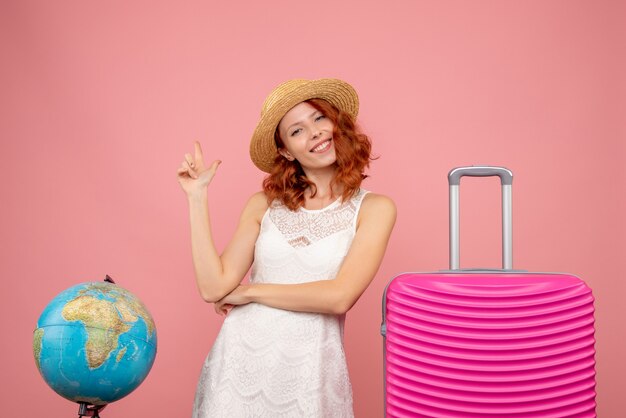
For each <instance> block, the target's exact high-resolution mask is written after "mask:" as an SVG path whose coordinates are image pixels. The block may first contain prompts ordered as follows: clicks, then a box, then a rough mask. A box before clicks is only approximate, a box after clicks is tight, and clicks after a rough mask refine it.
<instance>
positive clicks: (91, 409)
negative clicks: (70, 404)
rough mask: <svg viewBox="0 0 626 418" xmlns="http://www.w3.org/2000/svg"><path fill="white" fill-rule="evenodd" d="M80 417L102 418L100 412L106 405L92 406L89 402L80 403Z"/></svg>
mask: <svg viewBox="0 0 626 418" xmlns="http://www.w3.org/2000/svg"><path fill="white" fill-rule="evenodd" d="M78 405H79V406H78V417H79V418H82V417H94V418H100V414H99V412H100V411H102V410H103V409H104V408H105V407H106V405H91V404H88V403H87V402H78Z"/></svg>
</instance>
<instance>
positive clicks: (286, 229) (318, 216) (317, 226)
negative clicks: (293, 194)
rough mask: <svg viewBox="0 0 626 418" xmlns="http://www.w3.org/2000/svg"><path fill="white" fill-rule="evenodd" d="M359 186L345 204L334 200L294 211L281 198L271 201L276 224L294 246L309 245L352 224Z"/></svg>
mask: <svg viewBox="0 0 626 418" xmlns="http://www.w3.org/2000/svg"><path fill="white" fill-rule="evenodd" d="M365 193H366V192H365V191H364V190H362V189H361V190H359V191H358V192H357V193H356V195H355V196H354V197H352V198H351V199H350V200H348V201H347V202H345V203H343V204H339V205H336V204H335V203H331V204H330V205H329V206H327V207H326V208H324V209H320V210H316V211H313V210H307V211H302V210H297V211H295V212H294V211H291V210H290V209H289V208H287V207H286V206H285V205H283V204H282V203H281V202H280V201H274V202H272V204H271V205H270V211H269V217H270V219H271V220H272V222H273V223H274V225H276V228H278V230H279V231H280V232H281V234H283V235H284V236H285V239H286V240H287V242H288V243H289V245H291V246H292V247H294V248H303V247H307V246H309V245H311V244H313V243H315V242H317V241H320V240H322V239H324V238H326V237H328V236H330V235H333V234H336V233H337V232H340V231H344V230H346V229H348V228H351V227H352V226H353V222H352V221H353V219H354V217H355V213H356V212H357V211H358V207H359V204H360V201H361V198H362V197H363V195H365Z"/></svg>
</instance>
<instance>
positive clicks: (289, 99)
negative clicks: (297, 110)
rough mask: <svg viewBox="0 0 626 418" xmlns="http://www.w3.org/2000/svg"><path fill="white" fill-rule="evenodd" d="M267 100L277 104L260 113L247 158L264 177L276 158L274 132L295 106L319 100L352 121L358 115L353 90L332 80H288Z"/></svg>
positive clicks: (356, 101) (354, 91)
mask: <svg viewBox="0 0 626 418" xmlns="http://www.w3.org/2000/svg"><path fill="white" fill-rule="evenodd" d="M294 84H295V85H294ZM270 96H272V97H275V98H277V100H275V101H274V103H271V104H270V105H269V106H268V107H267V109H264V112H263V113H262V114H261V119H260V120H259V123H258V124H257V126H256V128H255V130H254V133H253V134H252V139H251V140H250V158H251V159H252V162H253V163H254V165H256V166H257V167H258V168H259V169H260V170H262V171H264V172H266V173H269V172H271V171H272V167H273V166H274V160H275V158H276V155H277V154H278V149H277V148H276V143H275V141H274V132H276V128H277V127H278V124H279V123H280V120H281V119H282V118H283V116H285V114H286V113H287V112H288V111H289V110H291V109H292V108H293V107H294V106H295V105H297V104H298V103H301V102H303V101H305V100H309V99H323V100H326V101H327V102H329V103H330V104H332V105H333V106H335V107H336V108H337V109H339V110H341V111H344V112H346V113H348V114H349V115H350V116H351V117H352V118H353V120H356V117H357V115H358V113H359V97H358V95H357V93H356V90H354V88H353V87H352V86H351V85H350V84H348V83H346V82H345V81H342V80H338V79H334V78H322V79H319V80H292V81H291V82H287V83H283V84H281V85H280V86H278V87H277V88H276V89H274V91H273V92H272V93H271V95H270Z"/></svg>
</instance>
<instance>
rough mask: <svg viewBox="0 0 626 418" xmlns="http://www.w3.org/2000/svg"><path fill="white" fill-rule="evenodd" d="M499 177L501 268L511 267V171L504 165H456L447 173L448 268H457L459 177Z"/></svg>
mask: <svg viewBox="0 0 626 418" xmlns="http://www.w3.org/2000/svg"><path fill="white" fill-rule="evenodd" d="M465 176H471V177H493V176H498V177H500V183H501V185H502V269H504V270H512V269H513V237H512V232H513V228H512V226H513V223H512V208H511V203H512V197H511V186H512V184H513V173H512V172H511V170H509V169H507V168H504V167H491V166H471V167H457V168H453V169H452V170H450V172H449V173H448V184H449V186H450V270H459V265H460V244H459V230H460V227H459V186H460V184H461V177H465Z"/></svg>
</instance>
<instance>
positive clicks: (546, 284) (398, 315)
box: [381, 167, 596, 418]
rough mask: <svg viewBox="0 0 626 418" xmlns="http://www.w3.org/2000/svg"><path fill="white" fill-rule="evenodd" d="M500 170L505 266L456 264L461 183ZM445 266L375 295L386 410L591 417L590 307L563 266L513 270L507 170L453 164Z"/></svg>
mask: <svg viewBox="0 0 626 418" xmlns="http://www.w3.org/2000/svg"><path fill="white" fill-rule="evenodd" d="M463 176H479V177H483V176H499V177H500V179H501V183H502V220H503V222H502V226H503V228H502V230H503V251H502V255H503V256H502V258H503V268H502V269H498V270H467V269H459V190H458V189H459V184H460V180H461V177H463ZM448 181H449V184H450V270H446V271H440V272H434V273H404V274H401V275H399V276H397V277H395V278H394V279H392V280H391V281H390V282H389V284H388V285H387V287H386V289H385V293H384V296H383V323H382V327H381V333H382V335H383V337H384V354H385V357H384V372H385V416H387V417H394V418H395V417H433V418H470V417H471V418H475V417H507V418H522V417H524V418H544V417H595V416H596V413H595V407H596V402H595V350H594V342H595V340H594V317H593V314H594V308H593V301H594V299H593V296H592V294H591V290H590V289H589V287H587V286H586V285H585V283H584V282H583V281H581V280H580V279H579V278H577V277H575V276H573V275H570V274H558V273H531V272H526V271H522V270H513V269H512V264H513V263H512V239H511V232H512V227H511V225H512V224H511V184H512V181H513V175H512V173H511V172H510V171H509V170H507V169H505V168H501V167H460V168H456V169H453V170H452V171H450V173H449V174H448Z"/></svg>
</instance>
